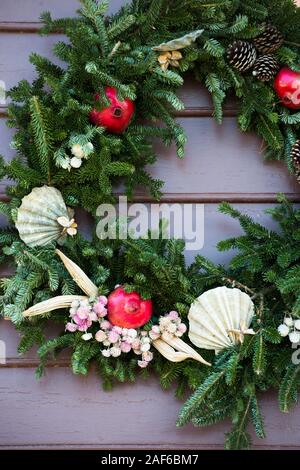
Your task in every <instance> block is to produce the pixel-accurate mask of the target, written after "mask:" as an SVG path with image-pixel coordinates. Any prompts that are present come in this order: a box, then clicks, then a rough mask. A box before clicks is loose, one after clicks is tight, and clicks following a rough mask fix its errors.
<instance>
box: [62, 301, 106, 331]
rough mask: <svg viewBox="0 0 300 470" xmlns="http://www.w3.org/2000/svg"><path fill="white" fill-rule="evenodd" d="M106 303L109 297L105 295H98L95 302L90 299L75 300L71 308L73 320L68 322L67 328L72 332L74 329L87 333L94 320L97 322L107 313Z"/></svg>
mask: <svg viewBox="0 0 300 470" xmlns="http://www.w3.org/2000/svg"><path fill="white" fill-rule="evenodd" d="M106 305H107V298H106V297H105V296H104V295H101V296H100V297H98V298H97V299H96V302H93V303H91V302H90V301H89V300H88V299H86V300H74V301H73V302H72V304H71V308H70V317H71V321H70V322H68V323H67V325H66V330H67V331H71V332H72V333H74V331H84V332H85V333H86V332H87V330H88V328H90V327H91V326H92V323H93V322H97V321H99V320H101V319H102V318H103V317H105V316H106V315H107V309H106ZM84 339H86V338H84ZM89 339H90V338H89Z"/></svg>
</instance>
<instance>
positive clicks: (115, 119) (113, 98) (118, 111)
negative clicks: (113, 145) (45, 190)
mask: <svg viewBox="0 0 300 470" xmlns="http://www.w3.org/2000/svg"><path fill="white" fill-rule="evenodd" d="M105 94H106V96H107V98H108V99H109V101H110V103H111V104H110V106H108V107H107V108H104V109H102V110H101V111H98V110H97V109H93V110H92V111H91V113H90V121H91V122H92V123H93V124H94V125H95V126H103V127H106V129H107V130H108V132H111V133H112V134H122V133H123V132H124V131H125V130H126V129H127V127H128V126H129V123H130V120H131V118H132V115H133V113H134V103H133V101H131V100H130V99H129V98H127V99H126V100H124V101H120V100H119V99H118V97H117V90H116V89H115V88H111V87H106V88H105ZM95 99H96V100H99V95H96V96H95Z"/></svg>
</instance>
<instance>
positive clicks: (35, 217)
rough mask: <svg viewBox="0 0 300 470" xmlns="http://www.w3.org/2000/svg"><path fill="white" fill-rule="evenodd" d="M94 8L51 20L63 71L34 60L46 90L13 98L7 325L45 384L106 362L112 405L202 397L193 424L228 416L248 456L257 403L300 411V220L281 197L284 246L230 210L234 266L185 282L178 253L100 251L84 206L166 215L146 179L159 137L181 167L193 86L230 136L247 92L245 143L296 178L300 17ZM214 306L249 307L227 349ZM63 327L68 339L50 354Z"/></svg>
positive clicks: (273, 5) (239, 8)
mask: <svg viewBox="0 0 300 470" xmlns="http://www.w3.org/2000/svg"><path fill="white" fill-rule="evenodd" d="M80 3H81V8H80V10H79V11H78V13H79V16H78V17H76V18H65V19H59V20H52V18H51V16H50V14H49V13H45V14H43V15H42V19H43V21H44V27H43V29H42V34H49V33H51V32H55V31H60V32H63V33H64V34H65V35H66V36H67V37H68V42H63V41H61V42H58V43H57V44H56V45H55V46H54V52H55V55H56V56H57V58H58V59H59V60H60V61H62V62H64V63H65V64H66V65H65V66H62V67H61V66H59V65H57V64H55V63H52V62H51V61H49V60H48V59H46V58H44V57H41V56H39V55H37V54H32V55H31V57H30V61H31V63H32V64H34V65H35V67H36V70H37V79H36V80H35V81H34V82H33V83H32V84H30V83H28V82H27V81H21V82H20V83H19V84H18V86H16V87H14V88H13V89H12V90H10V92H9V97H10V98H11V104H10V105H9V121H8V123H9V126H11V127H13V128H16V129H17V132H16V133H15V136H14V139H13V142H12V146H13V148H14V149H15V150H16V153H17V157H16V158H14V159H13V160H12V161H11V162H10V163H5V162H4V160H3V159H2V160H1V165H0V173H1V177H2V178H4V177H8V178H10V179H12V180H13V181H14V183H15V184H14V185H12V186H9V187H8V188H7V195H8V196H9V199H10V200H9V202H8V203H1V205H0V209H1V211H2V212H3V213H4V214H5V215H6V216H7V218H8V220H9V222H10V226H9V228H6V229H2V230H1V232H0V245H1V256H0V260H1V262H2V263H4V262H5V263H7V264H11V263H12V264H13V266H14V268H15V274H14V275H13V276H11V277H10V278H7V279H2V282H1V289H2V296H1V311H2V312H3V315H4V316H6V317H9V318H11V320H12V321H13V322H14V323H15V324H16V327H17V329H18V330H19V331H21V332H22V334H23V337H22V339H21V343H20V346H19V351H20V353H25V352H26V351H28V350H29V349H30V348H31V347H32V346H33V345H34V344H38V346H39V350H38V354H39V357H40V360H41V364H40V366H39V367H38V369H37V376H38V377H40V376H41V375H42V373H43V370H44V366H45V365H46V363H47V360H48V359H49V358H50V357H51V356H53V354H56V353H58V352H59V351H61V350H62V349H64V348H70V349H71V351H72V356H71V365H72V369H73V372H74V373H75V374H87V372H88V370H89V366H90V363H91V362H93V363H96V365H97V370H98V371H99V374H100V375H101V377H102V380H103V385H104V387H105V388H106V389H110V388H111V387H112V385H113V384H114V382H116V381H121V382H124V381H134V380H135V378H136V377H137V376H138V377H140V376H143V377H147V376H148V374H149V372H150V371H151V370H155V371H156V373H157V374H158V376H159V378H160V382H161V385H162V387H163V388H167V387H170V386H171V385H173V384H176V396H177V397H180V398H183V397H185V394H186V392H187V391H192V392H193V394H192V396H191V397H190V398H189V399H188V400H187V402H186V403H185V405H184V406H183V408H182V410H181V412H180V415H179V418H178V425H179V426H182V425H184V424H186V423H187V422H189V421H192V422H193V424H194V425H196V426H206V425H210V424H213V423H216V422H218V421H221V420H223V419H225V418H226V417H230V418H231V420H232V422H233V428H232V431H231V432H230V433H229V434H228V435H227V437H226V444H225V445H226V448H228V449H240V448H247V447H249V445H250V437H249V435H248V433H247V425H248V422H249V421H252V423H253V425H254V428H255V431H256V434H257V435H258V436H259V437H261V438H263V437H264V429H263V419H262V416H261V414H260V410H259V405H258V398H257V396H258V394H260V392H262V391H266V390H268V389H270V388H275V389H278V390H279V405H280V409H281V410H282V411H283V412H287V411H288V410H289V409H290V408H291V407H292V406H293V405H294V403H296V401H297V393H298V389H299V385H300V366H299V365H297V364H296V362H297V361H292V357H291V356H292V350H291V342H292V343H297V342H299V340H300V320H298V318H300V281H299V279H300V248H299V240H300V222H299V221H300V210H298V209H296V208H293V207H292V205H291V204H290V203H289V202H288V201H287V200H286V199H285V197H284V196H283V195H280V196H279V205H278V207H277V208H275V209H272V210H269V211H268V212H269V213H270V215H271V216H272V217H273V218H274V219H275V220H276V221H277V222H278V225H279V230H278V232H273V231H270V230H267V229H266V228H264V227H263V226H261V225H259V224H258V223H255V222H254V221H253V220H251V219H250V218H249V217H248V216H246V215H243V214H241V213H239V212H238V211H237V210H235V209H234V208H232V207H231V206H230V205H229V204H227V203H223V204H222V205H221V207H220V210H221V211H222V212H223V213H226V214H228V215H229V216H231V217H234V218H236V219H238V220H239V222H240V224H241V227H242V228H243V230H244V235H243V236H241V237H237V238H232V239H230V240H226V241H223V242H221V243H220V244H219V249H220V250H229V249H232V248H235V249H236V250H237V251H238V254H236V255H235V256H234V257H233V259H232V261H231V263H230V266H229V267H228V268H225V267H223V266H216V265H214V264H213V263H211V262H210V261H208V260H207V259H205V258H203V257H202V256H196V258H195V261H194V262H193V263H192V264H191V265H190V266H186V264H185V261H184V256H183V252H184V243H183V242H181V241H178V240H167V241H166V240H162V239H158V240H144V239H140V240H125V241H121V240H105V241H103V240H99V239H98V238H97V237H96V234H93V237H92V240H87V239H85V238H84V237H83V236H82V235H81V234H79V233H77V225H76V222H75V220H74V218H73V213H72V208H83V209H85V210H86V211H88V212H89V213H90V214H91V215H92V217H93V218H94V220H95V222H96V208H97V207H98V205H99V204H101V203H103V202H105V203H108V202H114V201H115V196H114V194H113V190H112V188H113V187H114V186H115V185H116V184H119V183H120V182H124V185H125V186H124V187H125V191H126V194H127V195H128V197H129V198H132V196H133V193H134V190H135V188H136V187H137V186H140V185H142V186H145V187H148V188H149V191H150V194H151V195H152V196H153V197H154V198H157V199H159V197H160V195H161V193H160V190H161V187H162V182H161V181H158V180H153V179H152V178H151V177H150V176H149V174H148V173H147V171H146V170H145V167H146V165H148V164H152V163H154V162H155V159H156V156H155V154H154V151H153V148H152V138H154V137H159V138H161V139H162V140H163V141H164V143H165V144H167V145H169V144H171V143H172V142H175V143H176V146H177V153H178V156H179V157H180V158H182V157H183V156H184V144H185V141H186V137H185V134H184V131H183V129H182V128H181V127H180V126H179V125H178V124H177V122H176V120H175V118H174V115H173V114H174V113H173V111H174V110H181V109H182V108H183V103H182V102H181V101H180V99H179V98H178V97H177V95H176V91H177V90H178V88H179V87H180V86H181V85H182V84H183V82H184V77H185V74H186V72H190V73H192V74H193V75H194V76H195V78H196V79H197V80H198V81H199V82H201V83H202V84H204V85H205V86H206V87H207V89H208V90H209V92H210V93H211V96H212V100H213V103H214V109H215V111H214V116H215V118H216V120H217V121H218V122H221V121H222V104H223V102H224V100H225V98H226V96H227V95H228V94H229V93H231V94H234V95H235V96H236V97H237V98H238V105H239V114H238V123H239V126H240V128H241V130H242V131H248V130H252V131H253V130H254V131H256V132H257V133H258V134H259V135H260V136H261V137H262V138H263V139H264V141H265V154H266V157H267V158H273V159H277V160H282V161H285V162H286V164H287V165H288V168H289V169H290V171H292V172H295V173H296V175H297V176H299V168H300V154H299V138H300V137H299V127H300V111H299V112H296V111H295V110H296V109H299V110H300V105H299V96H298V95H297V92H298V93H299V91H298V90H299V84H298V88H297V87H296V89H295V83H296V85H297V83H298V82H297V80H299V76H300V75H299V72H300V67H299V64H300V53H299V43H300V30H299V21H300V9H299V8H297V7H296V6H295V5H294V3H293V1H292V0H272V1H268V0H259V1H252V0H251V1H250V0H249V1H245V0H243V1H239V0H225V1H223V2H213V3H209V4H207V2H205V1H204V0H197V1H193V0H191V1H187V2H182V1H181V0H172V2H170V1H169V0H142V1H141V0H133V1H132V3H131V4H129V5H126V6H125V7H123V8H121V9H120V11H119V12H118V13H117V14H116V15H113V16H111V17H104V14H105V11H106V9H107V3H108V2H107V1H106V0H103V1H99V2H97V1H94V0H80ZM282 11H284V13H285V14H284V15H282ZM283 66H284V67H283ZM282 67H283V68H282ZM278 70H280V71H279V74H280V80H279V79H278V75H277V76H276V74H277V73H278ZM275 76H276V78H275V84H274V87H275V90H274V89H273V86H272V81H271V80H273V79H274V77H275ZM279 82H280V83H279ZM161 123H163V124H164V126H162V125H161ZM87 188H89V190H87ZM41 206H42V207H43V208H46V210H48V209H49V212H48V214H47V216H46V215H45V211H44V212H43V211H41V209H40V208H41ZM48 206H49V207H48ZM52 209H53V211H52ZM54 209H55V210H54ZM51 211H52V212H51ZM14 226H16V228H15V227H14ZM41 227H44V229H43V230H44V231H43V230H41ZM45 227H46V229H45ZM49 227H50V228H49ZM56 241H58V242H62V243H63V242H64V244H63V248H61V249H59V250H58V249H57V244H56ZM61 250H62V251H61ZM12 260H13V262H12ZM118 285H119V287H116V286H118ZM221 286H223V287H221ZM225 286H226V287H225ZM220 289H221V290H220ZM84 294H85V295H84ZM200 294H201V295H200ZM107 296H108V297H107ZM199 296H200V297H199ZM203 296H206V297H205V299H206V300H205V301H204V297H203ZM216 296H219V297H218V298H221V297H222V296H223V297H224V296H225V297H226V298H228V299H231V300H230V301H232V302H233V304H232V305H233V307H234V308H235V303H234V301H233V300H234V299H235V302H237V301H238V302H240V304H239V305H240V310H241V311H242V312H244V313H245V315H244V318H243V323H242V322H241V323H239V324H238V325H236V324H234V322H233V326H232V328H231V329H227V330H226V332H227V337H226V338H225V340H224V338H223V339H222V341H221V340H220V341H221V342H220V341H216V336H214V335H213V337H212V336H211V334H210V333H209V331H208V330H209V326H210V324H208V325H207V324H206V326H205V325H203V324H201V325H200V326H199V323H197V322H198V321H200V320H199V316H198V317H197V314H198V313H199V311H201V312H202V314H203V317H201V316H200V317H201V318H204V315H206V314H207V315H208V317H207V318H210V317H209V313H207V312H206V313H205V305H206V304H205V302H208V301H209V302H211V304H210V305H212V303H213V301H214V300H213V299H214V298H215V297H216ZM220 296H221V297H220ZM225 297H224V298H225ZM150 299H151V300H150ZM195 299H197V300H195ZM120 305H121V308H120ZM128 305H129V306H130V309H131V310H130V312H131V313H132V312H133V310H134V313H136V314H137V316H138V321H137V322H136V323H134V324H133V323H131V321H130V315H129V316H128V309H127V307H128ZM116 306H117V307H116ZM61 308H63V309H64V310H63V312H62V311H61V310H60V309H61ZM234 308H233V310H234ZM122 309H123V310H122ZM126 309H127V310H126ZM132 309H133V310H132ZM221 310H222V309H220V311H221ZM235 310H236V309H235ZM120 311H122V312H123V314H124V315H123V317H124V318H125V317H126V322H125V323H124V324H123V325H121V326H120V324H119V321H120V320H119V315H120ZM124 312H125V313H124ZM197 312H198V313H197ZM125 314H126V315H125ZM24 317H25V318H24ZM124 318H123V320H124ZM205 318H206V317H205ZM238 318H240V317H239V314H238ZM241 318H242V317H241ZM49 319H51V321H52V322H55V323H58V324H60V325H61V324H62V325H63V331H62V333H61V335H60V336H58V337H57V338H55V339H52V340H50V341H49V340H47V339H46V332H47V325H48V323H49ZM123 320H122V321H123ZM187 322H189V323H190V331H189V337H188V335H187V334H186V324H187ZM192 325H194V326H192ZM193 328H194V331H192V330H193ZM208 333H209V334H208ZM205 335H206V336H205ZM207 335H208V336H209V335H210V339H209V340H208V336H207ZM203 338H204V339H205V341H206V342H205V341H204V340H203ZM217 339H218V338H217ZM224 341H225V343H226V341H227V343H228V342H229V343H228V344H227V346H226V347H225V346H222V345H223V344H224ZM215 342H216V344H215ZM190 343H193V345H194V346H196V347H197V348H198V349H197V350H195V349H194V347H192V346H191V344H190ZM208 343H209V344H210V345H212V344H214V347H206V346H208ZM199 344H200V345H201V344H202V345H203V347H201V346H199ZM220 344H221V346H220ZM152 345H153V346H154V348H155V349H157V350H158V351H159V352H158V353H157V352H156V351H154V354H153V352H152V350H150V349H151V347H152ZM215 351H216V352H217V354H215ZM199 362H200V363H202V364H199ZM210 365H211V366H210Z"/></svg>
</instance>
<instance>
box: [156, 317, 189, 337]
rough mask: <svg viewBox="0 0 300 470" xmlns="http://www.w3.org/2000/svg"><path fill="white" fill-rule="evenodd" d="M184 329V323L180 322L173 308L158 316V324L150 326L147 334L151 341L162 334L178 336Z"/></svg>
mask: <svg viewBox="0 0 300 470" xmlns="http://www.w3.org/2000/svg"><path fill="white" fill-rule="evenodd" d="M186 330H187V328H186V325H185V324H184V323H182V322H181V319H180V317H179V315H178V313H177V312H175V311H174V310H173V311H172V312H169V313H167V315H165V316H163V317H160V319H159V321H158V325H154V326H152V329H151V331H150V332H149V336H150V338H151V339H152V340H153V341H154V340H156V339H158V338H160V336H162V335H163V334H169V335H174V336H177V337H178V338H180V337H181V336H182V335H183V334H184V333H185V332H186Z"/></svg>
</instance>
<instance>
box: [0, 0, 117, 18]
mask: <svg viewBox="0 0 300 470" xmlns="http://www.w3.org/2000/svg"><path fill="white" fill-rule="evenodd" d="M122 5H124V0H110V5H109V9H108V13H109V14H111V13H115V12H116V11H118V9H119V8H120V6H122ZM78 8H80V3H79V0H63V1H61V0H51V2H50V3H49V1H48V0H1V9H0V22H10V23H15V22H17V23H20V22H24V23H25V22H26V23H32V22H38V21H39V19H40V14H41V13H42V12H43V11H48V10H50V11H51V14H52V16H53V18H61V17H65V16H75V13H76V10H77V9H78Z"/></svg>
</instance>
